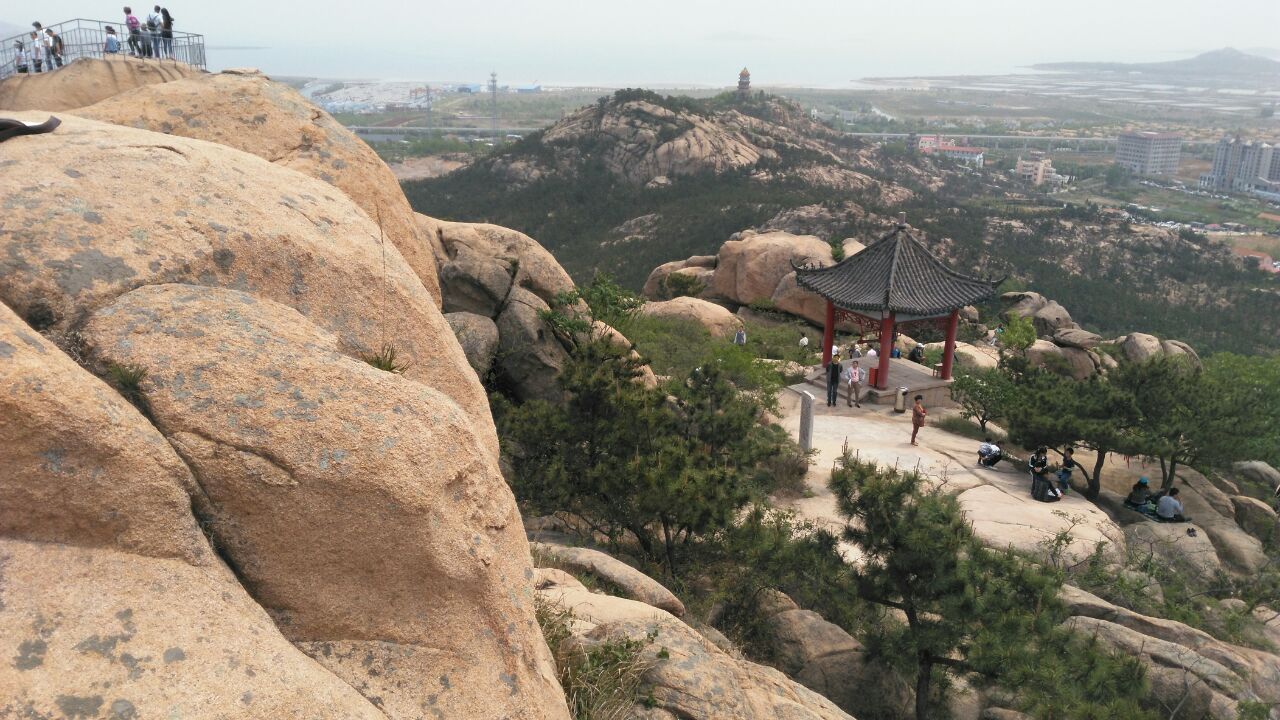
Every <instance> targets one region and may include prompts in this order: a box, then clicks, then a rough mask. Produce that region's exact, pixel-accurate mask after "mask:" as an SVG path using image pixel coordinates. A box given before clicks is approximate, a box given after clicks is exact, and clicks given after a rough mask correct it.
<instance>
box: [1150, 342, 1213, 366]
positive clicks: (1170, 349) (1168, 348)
mask: <svg viewBox="0 0 1280 720" xmlns="http://www.w3.org/2000/svg"><path fill="white" fill-rule="evenodd" d="M1160 350H1161V351H1162V352H1163V353H1164V354H1165V355H1168V356H1170V357H1181V358H1185V359H1186V360H1187V361H1188V362H1190V363H1191V364H1192V365H1193V366H1195V367H1203V364H1202V363H1201V362H1200V355H1199V353H1197V352H1196V351H1195V348H1193V347H1191V346H1190V345H1188V344H1186V343H1184V342H1182V341H1181V340H1162V341H1160Z"/></svg>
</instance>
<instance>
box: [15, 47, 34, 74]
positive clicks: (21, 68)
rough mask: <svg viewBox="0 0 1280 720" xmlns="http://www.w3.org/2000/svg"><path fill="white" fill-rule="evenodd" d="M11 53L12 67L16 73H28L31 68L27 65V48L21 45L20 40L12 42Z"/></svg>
mask: <svg viewBox="0 0 1280 720" xmlns="http://www.w3.org/2000/svg"><path fill="white" fill-rule="evenodd" d="M13 52H14V55H15V57H14V66H15V67H16V68H17V70H18V72H20V73H22V74H24V75H25V74H27V73H28V72H30V67H31V66H30V65H28V64H27V63H28V60H27V48H26V46H25V45H23V44H22V41H21V40H14V41H13Z"/></svg>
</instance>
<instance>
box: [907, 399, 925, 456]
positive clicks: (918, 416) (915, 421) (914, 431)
mask: <svg viewBox="0 0 1280 720" xmlns="http://www.w3.org/2000/svg"><path fill="white" fill-rule="evenodd" d="M928 414H929V412H928V411H927V410H925V409H924V396H923V395H917V396H916V404H915V406H914V407H912V408H911V444H912V445H919V444H920V443H918V442H916V435H918V434H919V433H920V428H922V427H924V418H925V416H926V415H928Z"/></svg>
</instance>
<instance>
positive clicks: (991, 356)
mask: <svg viewBox="0 0 1280 720" xmlns="http://www.w3.org/2000/svg"><path fill="white" fill-rule="evenodd" d="M999 364H1000V356H999V353H998V352H997V351H996V349H995V348H993V347H991V346H989V345H970V344H969V343H965V342H957V343H956V365H957V366H959V367H962V368H969V369H973V370H989V369H994V368H995V367H996V366H997V365H999Z"/></svg>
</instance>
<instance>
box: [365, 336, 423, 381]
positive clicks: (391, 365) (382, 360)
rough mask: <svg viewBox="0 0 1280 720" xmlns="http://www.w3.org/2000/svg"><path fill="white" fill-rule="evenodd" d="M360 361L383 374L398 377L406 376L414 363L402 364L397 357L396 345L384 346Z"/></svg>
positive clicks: (366, 354)
mask: <svg viewBox="0 0 1280 720" xmlns="http://www.w3.org/2000/svg"><path fill="white" fill-rule="evenodd" d="M360 359H361V360H364V361H365V362H367V363H369V364H370V365H372V366H374V367H376V368H378V369H379V370H382V371H383V372H389V373H394V374H396V375H402V374H404V371H405V370H408V369H409V367H410V366H411V364H412V363H408V362H400V360H399V359H397V357H396V348H395V346H394V345H390V344H383V346H382V347H380V348H378V349H377V350H376V351H374V352H371V353H364V354H362V355H360Z"/></svg>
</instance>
